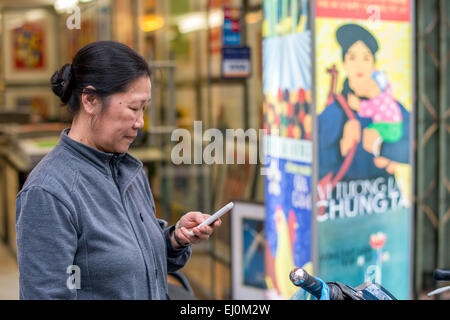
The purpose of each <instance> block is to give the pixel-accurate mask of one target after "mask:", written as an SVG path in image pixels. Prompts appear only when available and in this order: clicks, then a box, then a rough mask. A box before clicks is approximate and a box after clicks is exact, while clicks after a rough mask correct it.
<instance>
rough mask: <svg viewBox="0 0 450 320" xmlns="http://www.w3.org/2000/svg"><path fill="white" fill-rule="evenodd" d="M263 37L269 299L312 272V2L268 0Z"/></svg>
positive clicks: (287, 293) (284, 294)
mask: <svg viewBox="0 0 450 320" xmlns="http://www.w3.org/2000/svg"><path fill="white" fill-rule="evenodd" d="M263 36H264V40H263V94H264V107H263V108H264V129H265V133H266V136H265V140H264V151H265V168H264V174H265V202H266V221H265V231H266V232H265V234H266V254H265V269H266V270H265V280H266V288H267V291H266V297H267V298H268V299H289V298H291V297H292V295H294V293H295V292H296V291H297V290H298V288H297V287H296V286H294V285H293V284H292V283H291V281H290V279H289V274H290V272H291V271H292V270H293V269H294V268H295V267H303V268H305V269H306V270H307V271H308V272H311V273H312V263H311V213H312V208H311V205H312V199H311V177H312V169H311V163H312V142H311V137H312V135H311V132H312V116H311V105H312V99H311V96H312V95H311V32H310V30H309V27H308V2H307V1H306V0H305V1H302V0H292V1H291V0H289V1H272V0H266V1H264V23H263Z"/></svg>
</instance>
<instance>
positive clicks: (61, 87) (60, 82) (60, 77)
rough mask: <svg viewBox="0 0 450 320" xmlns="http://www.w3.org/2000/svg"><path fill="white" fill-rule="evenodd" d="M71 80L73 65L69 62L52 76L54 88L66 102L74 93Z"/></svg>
mask: <svg viewBox="0 0 450 320" xmlns="http://www.w3.org/2000/svg"><path fill="white" fill-rule="evenodd" d="M71 81H72V65H71V64H69V63H68V64H65V65H64V66H63V67H62V68H61V69H59V70H58V71H56V72H55V73H54V74H53V76H52V78H51V84H52V90H53V92H54V93H55V94H56V95H57V96H58V97H59V98H60V99H61V101H62V102H63V103H64V104H65V103H67V102H68V101H69V99H70V96H71V95H72V88H71Z"/></svg>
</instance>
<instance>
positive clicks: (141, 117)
mask: <svg viewBox="0 0 450 320" xmlns="http://www.w3.org/2000/svg"><path fill="white" fill-rule="evenodd" d="M133 127H134V128H135V129H141V128H142V127H144V113H143V112H141V113H140V115H139V117H138V118H137V119H136V121H135V123H134V126H133Z"/></svg>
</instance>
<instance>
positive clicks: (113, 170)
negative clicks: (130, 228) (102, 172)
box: [109, 154, 158, 296]
mask: <svg viewBox="0 0 450 320" xmlns="http://www.w3.org/2000/svg"><path fill="white" fill-rule="evenodd" d="M117 158H118V156H117V155H115V154H114V155H113V156H112V157H111V160H110V161H109V167H110V169H111V173H112V177H113V180H114V183H115V184H116V186H117V188H118V189H119V194H120V198H121V201H122V206H123V208H124V210H126V209H125V205H124V203H123V199H122V193H121V191H120V187H119V182H118V181H117V175H116V166H115V164H116V160H117ZM141 220H142V223H143V222H144V221H143V219H142V216H141ZM144 232H146V231H145V230H144ZM134 236H135V238H136V241H137V243H138V246H139V248H140V250H141V253H142V255H144V252H143V250H142V248H141V245H140V243H139V239H138V238H137V235H136V233H135V232H134ZM149 249H150V252H151V254H152V256H153V260H154V261H155V266H156V263H157V260H156V257H155V253H154V252H153V250H152V249H151V248H149ZM144 263H145V259H144ZM154 272H155V276H156V278H157V277H158V270H157V268H155V270H154ZM149 289H151V285H150V283H149ZM149 294H150V296H151V290H150V292H149Z"/></svg>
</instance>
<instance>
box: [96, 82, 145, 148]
mask: <svg viewBox="0 0 450 320" xmlns="http://www.w3.org/2000/svg"><path fill="white" fill-rule="evenodd" d="M150 100H151V83H150V79H149V78H148V77H141V78H138V79H137V80H135V81H134V82H132V83H131V85H130V86H129V88H128V90H127V91H126V92H124V93H117V94H113V95H112V96H110V97H109V99H108V101H107V102H108V105H107V106H106V107H105V110H104V111H103V112H102V113H100V114H99V115H97V117H96V119H95V123H94V125H93V135H94V139H95V144H96V147H97V149H99V150H101V151H104V152H118V153H124V152H127V150H128V148H129V147H130V145H131V143H132V142H133V141H134V139H135V138H136V136H137V134H138V129H140V128H142V127H143V126H144V116H143V115H144V110H145V108H146V107H147V106H148V104H149V103H150Z"/></svg>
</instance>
